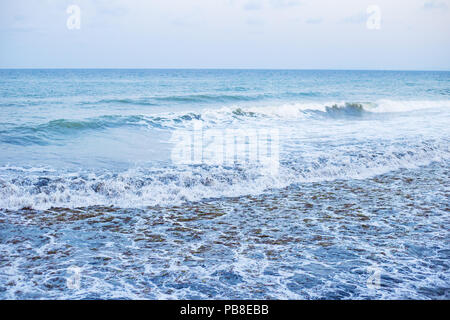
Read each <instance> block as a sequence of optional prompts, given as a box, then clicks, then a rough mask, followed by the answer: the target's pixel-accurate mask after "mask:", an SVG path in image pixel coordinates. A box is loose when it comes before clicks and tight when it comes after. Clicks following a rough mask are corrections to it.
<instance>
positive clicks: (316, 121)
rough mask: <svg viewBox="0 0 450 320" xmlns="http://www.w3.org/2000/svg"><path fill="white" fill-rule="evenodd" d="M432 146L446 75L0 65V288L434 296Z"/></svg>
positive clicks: (68, 293) (445, 133)
mask: <svg viewBox="0 0 450 320" xmlns="http://www.w3.org/2000/svg"><path fill="white" fill-rule="evenodd" d="M199 125H201V128H202V130H203V132H215V133H221V132H227V130H235V131H233V132H239V130H241V131H242V132H246V133H249V132H264V130H266V131H267V130H269V131H270V130H272V131H271V132H276V133H277V139H276V140H275V139H274V140H271V141H273V142H274V141H276V142H277V146H276V147H277V148H276V149H275V148H274V146H272V147H270V148H274V149H270V150H276V151H277V152H278V154H277V158H276V159H277V163H278V167H277V170H276V171H270V170H269V171H268V170H264V168H261V163H258V162H257V161H250V158H249V157H248V158H247V161H240V162H239V161H238V158H237V157H236V158H235V159H234V160H235V161H231V162H223V163H220V162H216V163H208V162H202V161H200V162H195V163H194V162H193V163H180V162H177V161H174V158H173V154H174V152H176V151H177V148H178V147H177V144H176V142H174V139H173V137H174V135H176V134H177V133H179V132H184V133H187V134H190V133H193V132H194V131H195V130H197V129H198V126H199ZM196 126H197V127H196ZM196 128H197V129H196ZM208 130H209V131H208ZM273 130H276V131H273ZM236 141H237V140H234V142H235V143H237V142H236ZM249 141H250V140H245V142H243V145H249V144H250V142H249ZM449 143H450V72H396V71H314V70H310V71H294V70H290V71H287V70H286V71H283V70H62V69H61V70H0V299H184V298H186V299H219V298H220V299H373V298H378V299H411V298H412V299H450V269H449V268H450V232H449V229H450V201H449V195H450V190H449V186H450V166H449V164H450V148H449V147H450V144H449ZM189 147H191V145H189ZM236 148H237V147H236ZM189 150H192V149H189ZM236 150H237V149H236ZM248 150H250V149H248ZM249 152H250V151H249ZM191 159H192V158H191Z"/></svg>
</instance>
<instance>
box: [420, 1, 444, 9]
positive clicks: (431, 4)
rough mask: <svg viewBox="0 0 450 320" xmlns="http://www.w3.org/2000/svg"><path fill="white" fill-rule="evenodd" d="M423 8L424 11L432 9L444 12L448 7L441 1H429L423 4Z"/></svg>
mask: <svg viewBox="0 0 450 320" xmlns="http://www.w3.org/2000/svg"><path fill="white" fill-rule="evenodd" d="M423 8H424V9H425V10H432V9H440V10H446V9H448V6H447V4H446V3H445V2H443V1H436V0H430V1H427V2H425V3H424V4H423Z"/></svg>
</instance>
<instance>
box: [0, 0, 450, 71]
mask: <svg viewBox="0 0 450 320" xmlns="http://www.w3.org/2000/svg"><path fill="white" fill-rule="evenodd" d="M71 5H75V6H76V7H77V8H79V9H80V14H79V16H77V15H74V11H71V12H69V13H68V12H67V9H68V7H70V6H71ZM368 8H369V11H368ZM374 8H375V9H374ZM77 17H79V19H77ZM74 19H75V20H74ZM68 20H70V21H69V26H70V28H69V27H68ZM74 21H75V22H76V21H79V22H80V24H79V27H80V28H79V29H78V28H76V24H74V23H73V22H74ZM74 26H75V28H73V27H74ZM0 68H264V69H266V68H269V69H272V68H273V69H385V70H450V0H395V1H392V0H370V1H366V0H340V1H336V0H0Z"/></svg>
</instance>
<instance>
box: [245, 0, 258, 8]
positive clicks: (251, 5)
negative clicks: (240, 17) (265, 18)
mask: <svg viewBox="0 0 450 320" xmlns="http://www.w3.org/2000/svg"><path fill="white" fill-rule="evenodd" d="M262 7H263V4H262V2H261V1H259V0H252V1H249V2H247V3H246V4H244V9H245V10H260V9H262Z"/></svg>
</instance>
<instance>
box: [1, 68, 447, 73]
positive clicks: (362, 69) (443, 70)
mask: <svg viewBox="0 0 450 320" xmlns="http://www.w3.org/2000/svg"><path fill="white" fill-rule="evenodd" d="M0 70H248V71H252V70H255V71H256V70H267V71H270V70H273V71H411V72H450V69H370V68H369V69H365V68H361V69H360V68H343V69H336V68H330V69H327V68H240V67H237V68H229V67H227V68H217V67H206V68H205V67H0Z"/></svg>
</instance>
